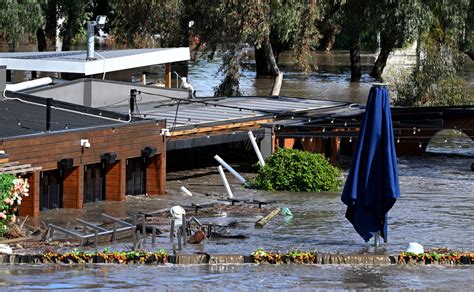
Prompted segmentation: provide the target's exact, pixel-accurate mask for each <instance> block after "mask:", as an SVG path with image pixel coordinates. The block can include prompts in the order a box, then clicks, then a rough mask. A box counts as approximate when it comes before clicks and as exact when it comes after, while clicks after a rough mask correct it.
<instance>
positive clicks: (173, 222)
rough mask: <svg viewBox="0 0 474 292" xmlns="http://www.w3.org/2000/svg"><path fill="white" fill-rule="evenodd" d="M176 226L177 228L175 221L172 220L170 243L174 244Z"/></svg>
mask: <svg viewBox="0 0 474 292" xmlns="http://www.w3.org/2000/svg"><path fill="white" fill-rule="evenodd" d="M174 226H175V221H174V219H172V220H171V228H170V241H171V242H173V240H174Z"/></svg>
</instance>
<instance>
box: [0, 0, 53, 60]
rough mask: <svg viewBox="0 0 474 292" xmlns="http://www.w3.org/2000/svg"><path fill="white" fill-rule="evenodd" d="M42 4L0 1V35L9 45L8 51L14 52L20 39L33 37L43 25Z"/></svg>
mask: <svg viewBox="0 0 474 292" xmlns="http://www.w3.org/2000/svg"><path fill="white" fill-rule="evenodd" d="M42 3H43V0H27V1H20V0H3V1H0V34H1V35H2V37H3V38H4V39H5V40H7V41H8V42H9V43H10V51H12V52H14V51H15V48H16V46H17V44H18V42H19V40H20V39H21V38H22V37H29V36H31V35H35V34H36V31H37V29H38V28H40V27H41V26H42V25H43V23H44V17H43V15H42V13H41V4H42Z"/></svg>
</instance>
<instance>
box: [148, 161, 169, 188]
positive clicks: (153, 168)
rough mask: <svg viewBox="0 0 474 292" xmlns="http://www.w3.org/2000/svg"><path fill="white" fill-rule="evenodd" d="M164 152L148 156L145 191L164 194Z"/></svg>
mask: <svg viewBox="0 0 474 292" xmlns="http://www.w3.org/2000/svg"><path fill="white" fill-rule="evenodd" d="M165 155H166V154H164V153H161V154H157V155H155V156H153V157H150V158H149V162H148V163H147V168H146V192H147V193H148V194H149V195H151V196H154V195H164V194H165V190H166V162H165V161H166V159H165Z"/></svg>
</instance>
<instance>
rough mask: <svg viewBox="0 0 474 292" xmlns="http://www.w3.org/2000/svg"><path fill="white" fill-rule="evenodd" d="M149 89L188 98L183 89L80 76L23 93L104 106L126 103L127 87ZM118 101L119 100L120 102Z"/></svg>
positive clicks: (149, 98) (147, 99) (152, 98)
mask: <svg viewBox="0 0 474 292" xmlns="http://www.w3.org/2000/svg"><path fill="white" fill-rule="evenodd" d="M133 88H135V89H137V90H138V91H142V92H150V93H153V94H159V95H163V96H169V97H177V98H188V97H189V92H188V91H187V90H182V89H170V88H163V87H156V86H146V85H139V84H132V83H125V82H118V81H109V80H98V79H89V78H86V79H80V80H75V81H71V82H68V83H66V84H58V85H54V86H50V87H44V88H38V89H32V90H27V91H24V93H28V94H32V95H37V96H41V97H50V98H53V99H55V100H60V101H65V102H70V103H74V104H79V105H85V106H90V107H104V106H108V105H112V104H117V103H118V102H121V103H123V104H127V103H128V98H129V94H130V89H133ZM169 100H170V99H169V98H166V97H161V96H155V95H148V94H144V93H143V94H142V95H141V99H139V102H153V101H155V102H156V101H169ZM119 104H120V103H119Z"/></svg>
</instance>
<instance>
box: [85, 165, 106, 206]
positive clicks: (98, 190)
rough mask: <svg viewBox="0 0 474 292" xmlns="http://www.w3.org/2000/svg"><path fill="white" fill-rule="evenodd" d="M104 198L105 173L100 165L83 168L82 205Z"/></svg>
mask: <svg viewBox="0 0 474 292" xmlns="http://www.w3.org/2000/svg"><path fill="white" fill-rule="evenodd" d="M104 198H105V171H104V168H103V165H102V163H97V164H89V165H86V166H84V203H89V202H97V201H103V200H104Z"/></svg>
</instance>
